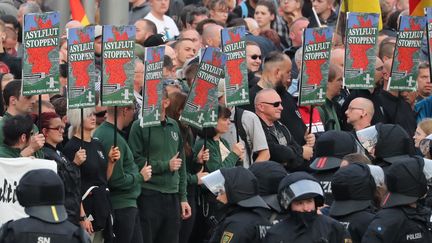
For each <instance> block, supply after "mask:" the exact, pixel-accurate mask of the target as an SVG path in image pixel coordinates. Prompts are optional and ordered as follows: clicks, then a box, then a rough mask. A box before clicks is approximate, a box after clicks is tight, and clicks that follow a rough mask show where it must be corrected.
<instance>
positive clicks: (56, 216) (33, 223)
mask: <svg viewBox="0 0 432 243" xmlns="http://www.w3.org/2000/svg"><path fill="white" fill-rule="evenodd" d="M16 193H17V198H18V202H19V203H20V204H21V205H22V206H23V207H24V210H25V212H26V213H27V214H28V215H29V216H30V217H28V218H23V219H19V220H16V221H9V222H7V223H6V224H5V225H3V227H2V228H1V230H0V242H1V243H9V242H14V243H27V242H50V243H84V242H85V243H88V242H90V238H89V237H88V235H87V234H86V233H85V232H84V231H83V230H82V229H81V228H80V227H78V226H75V225H74V224H72V223H71V222H69V221H67V220H66V219H67V213H66V209H65V207H64V197H65V196H64V194H65V191H64V187H63V182H62V180H61V179H60V177H59V176H58V175H57V174H56V173H55V172H54V171H51V170H48V169H39V170H32V171H29V172H27V173H26V174H24V176H23V177H22V178H21V180H20V182H19V184H18V187H17V189H16Z"/></svg>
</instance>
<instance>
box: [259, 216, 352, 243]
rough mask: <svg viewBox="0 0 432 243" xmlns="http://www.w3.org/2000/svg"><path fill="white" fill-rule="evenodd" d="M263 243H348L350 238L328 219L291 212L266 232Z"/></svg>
mask: <svg viewBox="0 0 432 243" xmlns="http://www.w3.org/2000/svg"><path fill="white" fill-rule="evenodd" d="M302 214H304V215H302ZM263 242H265V243H275V242H277V243H291V242H296V243H330V242H331V243H345V242H350V236H349V233H348V232H347V231H346V230H345V228H344V226H343V225H342V224H341V223H339V222H338V221H336V220H334V219H332V218H330V217H327V216H325V215H317V214H316V212H311V213H293V212H291V213H289V216H288V217H287V218H286V219H285V220H283V221H281V222H280V223H278V224H276V225H275V226H273V227H272V228H271V229H269V230H268V231H267V234H266V237H265V239H264V240H263Z"/></svg>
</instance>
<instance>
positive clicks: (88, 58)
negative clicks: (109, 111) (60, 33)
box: [67, 26, 96, 109]
mask: <svg viewBox="0 0 432 243" xmlns="http://www.w3.org/2000/svg"><path fill="white" fill-rule="evenodd" d="M67 37H68V38H67V39H68V40H67V41H68V64H69V65H68V66H69V74H68V85H67V88H68V92H67V98H68V99H67V101H68V102H67V104H68V109H75V108H85V107H93V106H95V105H96V98H95V81H96V75H95V61H94V60H95V54H94V51H95V49H94V37H95V28H94V26H91V27H84V28H71V29H68V30H67Z"/></svg>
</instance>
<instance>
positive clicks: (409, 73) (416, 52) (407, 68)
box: [387, 16, 426, 91]
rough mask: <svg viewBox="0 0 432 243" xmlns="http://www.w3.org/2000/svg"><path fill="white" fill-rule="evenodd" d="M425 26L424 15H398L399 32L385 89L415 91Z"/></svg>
mask: <svg viewBox="0 0 432 243" xmlns="http://www.w3.org/2000/svg"><path fill="white" fill-rule="evenodd" d="M425 27H426V18H425V17H416V16H400V18H399V32H398V35H397V39H396V47H395V50H394V55H393V64H392V68H391V74H390V78H389V83H388V87H387V90H408V91H415V90H416V89H417V88H416V87H417V86H416V83H417V75H418V70H417V69H418V65H419V63H420V62H421V59H420V54H421V53H420V52H421V46H422V39H423V35H424V31H425Z"/></svg>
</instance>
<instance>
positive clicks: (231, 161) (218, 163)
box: [194, 138, 240, 173]
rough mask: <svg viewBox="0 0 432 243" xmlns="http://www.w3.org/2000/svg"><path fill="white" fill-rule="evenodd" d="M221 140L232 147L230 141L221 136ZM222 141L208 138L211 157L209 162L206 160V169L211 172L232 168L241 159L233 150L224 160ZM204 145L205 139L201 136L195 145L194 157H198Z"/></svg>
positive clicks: (226, 145)
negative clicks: (221, 149) (220, 147)
mask: <svg viewBox="0 0 432 243" xmlns="http://www.w3.org/2000/svg"><path fill="white" fill-rule="evenodd" d="M220 141H222V143H223V144H224V145H225V147H227V148H228V149H230V146H229V144H228V142H227V141H226V140H225V139H223V138H220ZM220 141H215V140H213V139H207V149H208V150H209V153H210V158H209V160H208V161H207V162H205V170H206V171H207V172H209V173H211V172H213V171H216V170H218V169H220V168H230V167H235V166H236V163H237V161H238V160H239V158H240V157H239V156H238V155H237V154H235V153H234V152H233V151H231V152H230V153H229V154H228V156H227V157H226V158H225V160H224V161H222V158H221V153H220V149H219V143H220ZM203 145H204V139H202V138H200V139H198V140H197V141H196V143H195V146H194V157H196V156H197V155H198V153H199V151H200V150H201V148H202V146H203Z"/></svg>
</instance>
